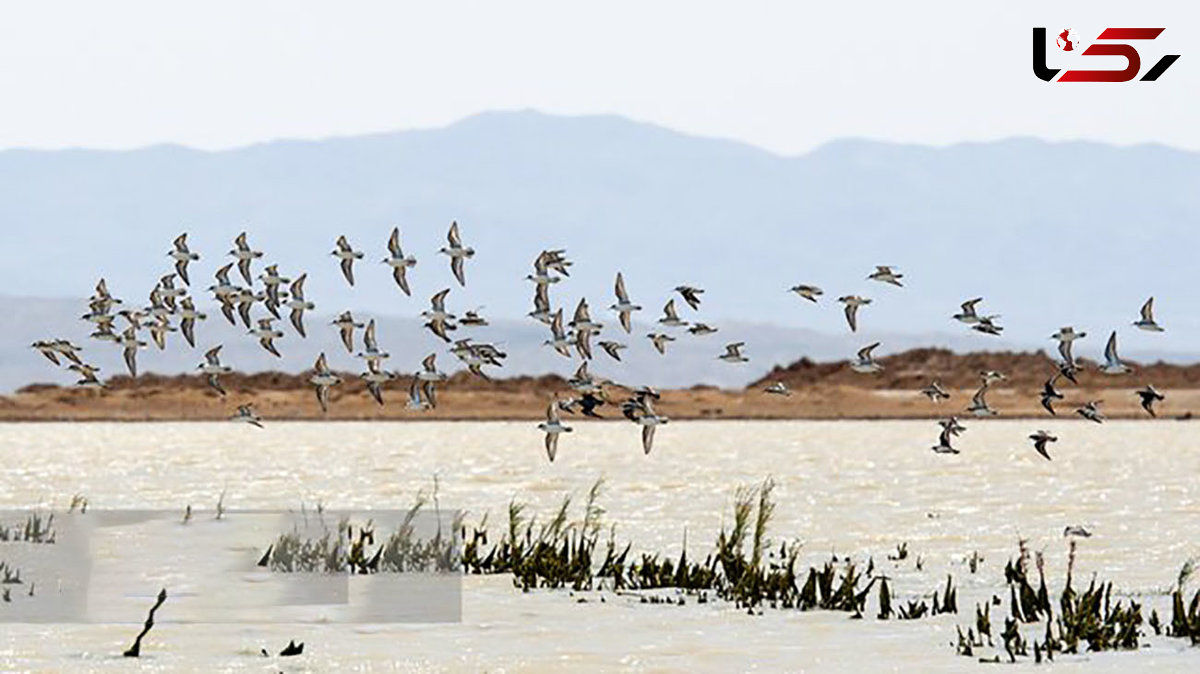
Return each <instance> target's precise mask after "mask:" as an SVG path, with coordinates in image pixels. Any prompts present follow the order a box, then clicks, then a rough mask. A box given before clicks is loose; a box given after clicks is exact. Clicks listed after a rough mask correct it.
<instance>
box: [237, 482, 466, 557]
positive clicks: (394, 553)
mask: <svg viewBox="0 0 1200 674" xmlns="http://www.w3.org/2000/svg"><path fill="white" fill-rule="evenodd" d="M426 504H427V501H426V499H425V497H424V496H423V495H418V497H417V499H416V501H415V503H414V504H413V505H412V507H411V508H409V510H408V511H407V512H406V513H405V515H404V518H403V520H402V521H401V522H400V523H399V524H398V525H397V526H396V528H395V529H394V530H393V531H392V532H390V533H389V534H388V535H387V537H386V538H382V539H381V541H380V542H379V543H378V544H377V543H376V541H375V536H376V533H375V526H376V525H375V522H374V521H373V520H367V521H365V522H363V523H361V524H359V525H357V528H356V525H355V524H354V522H352V521H351V520H350V518H348V517H342V518H340V519H339V520H338V522H337V524H336V525H335V526H333V527H330V526H329V525H328V524H327V523H326V521H325V516H324V509H323V508H320V507H318V509H317V512H316V516H315V519H316V525H315V526H316V527H318V528H319V529H320V533H319V534H317V535H316V536H313V537H306V536H304V535H303V534H302V532H301V531H300V528H299V527H298V526H297V527H295V528H294V529H293V530H292V531H289V532H285V533H282V534H280V535H279V537H278V538H276V539H275V541H274V542H273V543H271V544H270V545H269V546H268V547H267V550H266V552H264V553H263V556H262V557H261V558H260V560H259V562H258V565H259V566H263V567H267V568H268V569H270V570H271V571H276V572H282V573H301V572H317V573H350V574H357V575H367V574H373V573H422V572H439V573H446V572H452V571H457V570H459V568H460V566H459V546H458V541H457V540H456V538H455V536H454V535H453V532H454V531H456V530H457V529H459V527H460V526H461V522H460V521H459V520H458V519H456V520H455V521H454V522H452V523H451V524H449V525H448V526H447V527H446V533H445V534H443V531H442V527H441V513H440V512H435V513H434V516H435V517H437V518H438V520H437V527H436V529H435V531H434V533H433V536H432V537H426V536H420V535H418V532H417V530H416V529H417V528H416V520H417V518H418V516H419V515H420V514H421V511H422V509H423V508H424V507H425V506H426ZM305 521H306V522H307V521H308V517H307V516H305ZM306 528H307V527H306Z"/></svg>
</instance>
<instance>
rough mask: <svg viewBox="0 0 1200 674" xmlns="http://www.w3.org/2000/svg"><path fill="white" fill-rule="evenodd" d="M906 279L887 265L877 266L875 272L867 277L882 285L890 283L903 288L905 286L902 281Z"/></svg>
mask: <svg viewBox="0 0 1200 674" xmlns="http://www.w3.org/2000/svg"><path fill="white" fill-rule="evenodd" d="M902 278H904V274H897V273H896V272H895V271H894V270H893V269H892V268H891V267H888V266H886V265H882V266H881V265H876V266H875V271H873V272H871V275H870V276H868V277H867V279H868V280H871V281H879V282H880V283H890V284H892V285H894V286H896V287H899V288H903V287H904V284H903V283H901V282H900V279H902Z"/></svg>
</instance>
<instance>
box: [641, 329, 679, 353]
mask: <svg viewBox="0 0 1200 674" xmlns="http://www.w3.org/2000/svg"><path fill="white" fill-rule="evenodd" d="M646 337H648V338H649V339H650V341H651V342H653V343H654V350H655V351H658V352H659V353H660V354H663V355H665V354H666V353H667V343H668V342H673V341H675V338H674V337H672V336H670V335H668V334H665V333H662V332H652V333H650V334H648V335H646Z"/></svg>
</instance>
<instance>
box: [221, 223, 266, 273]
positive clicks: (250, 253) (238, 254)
mask: <svg viewBox="0 0 1200 674" xmlns="http://www.w3.org/2000/svg"><path fill="white" fill-rule="evenodd" d="M229 255H232V256H233V258H234V259H235V260H237V267H238V271H240V272H241V273H242V278H244V279H246V283H253V281H251V280H250V262H251V261H252V260H257V259H258V258H260V257H262V256H263V254H262V251H259V250H251V248H250V244H248V243H246V233H245V232H242V233H241V234H238V235H237V238H236V239H234V240H233V250H231V251H229ZM226 269H227V268H226ZM227 273H228V272H227Z"/></svg>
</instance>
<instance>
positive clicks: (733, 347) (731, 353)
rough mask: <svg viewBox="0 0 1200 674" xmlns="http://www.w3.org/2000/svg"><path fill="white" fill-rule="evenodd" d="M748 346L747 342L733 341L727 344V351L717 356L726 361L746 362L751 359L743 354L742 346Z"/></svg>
mask: <svg viewBox="0 0 1200 674" xmlns="http://www.w3.org/2000/svg"><path fill="white" fill-rule="evenodd" d="M743 346H746V343H745V342H733V343H731V344H726V345H725V353H723V354H721V355H719V356H717V358H718V359H720V360H723V361H725V362H726V363H745V362H748V361H749V360H750V359H749V358H747V357H745V356H743V355H742V347H743Z"/></svg>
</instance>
